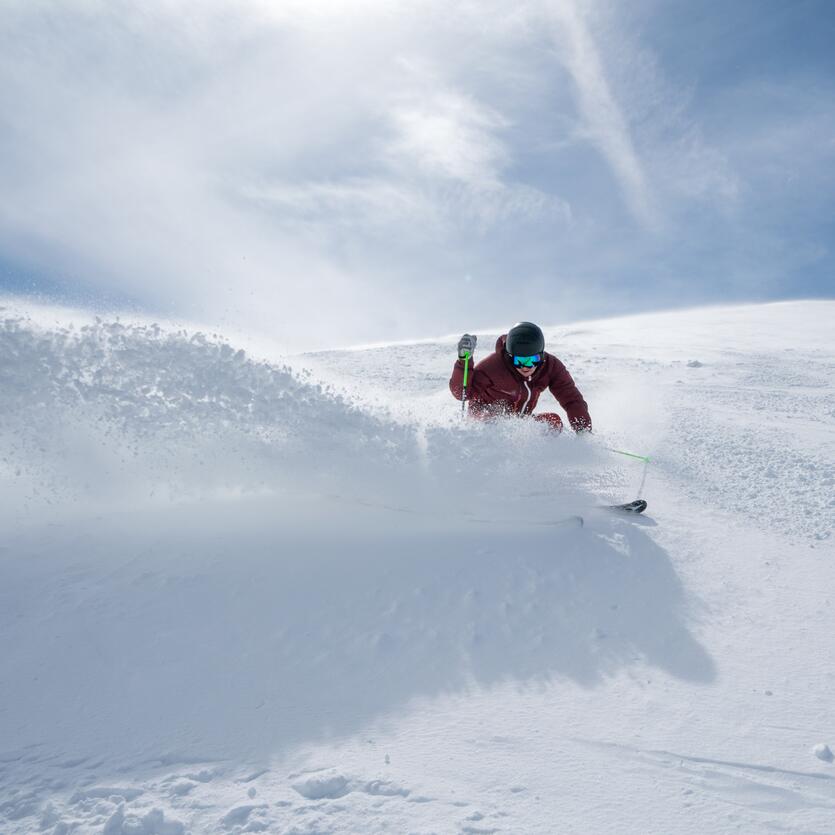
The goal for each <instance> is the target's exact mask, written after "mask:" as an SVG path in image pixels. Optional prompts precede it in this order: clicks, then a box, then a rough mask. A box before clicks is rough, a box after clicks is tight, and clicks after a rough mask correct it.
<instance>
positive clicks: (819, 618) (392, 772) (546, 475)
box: [0, 302, 835, 835]
mask: <svg viewBox="0 0 835 835" xmlns="http://www.w3.org/2000/svg"><path fill="white" fill-rule="evenodd" d="M36 314H37V315H36ZM833 314H835V304H833V303H829V302H810V303H791V304H781V305H767V306H759V307H748V308H728V309H717V310H706V311H687V312H677V313H669V314H654V315H649V316H645V317H632V318H629V319H622V320H610V321H605V322H591V323H583V324H582V325H578V326H576V327H567V328H554V329H552V330H551V331H546V336H547V338H548V340H549V345H554V346H559V347H555V348H554V352H555V353H557V354H558V355H559V356H560V357H561V358H562V359H563V360H564V361H565V362H566V364H567V366H568V367H569V369H570V370H571V371H572V373H573V374H574V376H575V378H576V379H577V381H578V383H579V384H580V387H581V389H582V390H583V392H584V394H585V395H586V397H587V399H588V400H589V402H590V404H591V411H592V416H593V418H594V419H595V423H596V435H597V438H596V439H594V440H593V441H592V442H590V443H589V442H585V441H582V440H575V439H574V438H573V437H572V436H570V435H566V436H565V437H562V438H559V439H555V438H553V437H551V436H549V435H548V434H547V432H545V431H542V430H541V428H539V427H531V426H530V425H528V424H522V423H517V422H515V421H512V422H509V423H508V424H505V425H502V426H499V427H483V426H462V425H460V423H459V420H458V416H457V409H456V407H455V404H454V403H453V402H452V401H451V398H450V397H449V393H448V391H447V390H446V380H447V376H448V373H449V368H450V365H451V361H450V356H451V346H452V345H453V344H454V340H452V339H450V340H449V342H448V343H447V342H443V343H441V342H439V343H424V344H418V345H398V346H391V347H389V348H380V349H367V350H362V351H341V352H324V353H320V354H316V355H308V356H305V357H302V358H291V359H289V360H286V361H285V362H284V363H283V364H274V363H270V362H262V361H258V360H254V359H252V358H250V357H248V356H246V355H245V354H244V353H243V352H241V351H238V350H236V349H235V348H233V347H230V346H229V345H226V344H225V343H224V342H223V341H222V340H221V339H218V338H213V337H208V336H205V335H202V334H195V333H186V332H185V331H180V332H172V331H166V330H165V329H163V328H159V327H157V326H155V325H147V324H146V325H135V324H130V323H124V322H102V321H95V320H93V321H86V322H79V323H75V322H73V321H72V316H71V315H69V314H67V316H66V317H65V319H64V320H63V321H61V322H54V321H51V318H50V317H51V314H50V315H46V314H43V313H41V312H39V311H34V312H33V317H34V318H33V319H28V318H26V317H25V316H21V315H20V314H19V313H18V312H16V309H14V308H12V307H10V308H8V309H7V311H6V315H5V319H3V320H2V323H0V419H1V420H0V472H2V474H3V479H2V481H0V499H2V506H1V507H0V520H2V522H3V525H4V529H5V530H6V531H7V536H6V537H5V538H4V540H3V541H2V543H0V568H2V578H0V579H2V582H0V638H2V645H3V647H4V653H3V656H4V657H3V664H2V668H0V832H2V833H3V835H7V833H8V835H23V833H32V832H48V833H52V835H69V833H104V835H185V833H188V832H193V833H203V832H207V833H242V832H270V833H282V834H283V835H314V834H315V833H357V832H363V833H376V832H381V833H382V832H414V833H430V832H431V833H454V834H455V835H459V833H461V834H462V835H463V833H470V835H475V834H476V833H520V832H524V833H533V835H537V833H542V835H546V833H553V832H555V831H559V832H564V833H588V832H604V831H618V832H620V833H636V834H637V833H644V832H664V833H673V832H681V833H691V832H692V833H717V834H718V833H726V832H742V833H752V834H753V833H762V832H790V833H796V834H797V833H831V832H832V831H833V827H832V821H833V820H835V770H833V767H832V764H831V754H830V757H829V758H827V757H826V752H829V750H830V749H829V747H827V746H826V745H825V744H824V743H826V742H828V743H830V745H831V744H832V743H833V742H835V737H833V736H832V734H833V730H832V729H833V727H835V715H834V714H833V712H832V709H831V706H830V703H831V698H830V694H831V692H832V688H833V686H835V657H833V652H832V647H831V637H830V636H831V634H832V630H833V628H835V622H833V621H834V620H835V616H834V615H833V607H832V601H831V589H832V588H833V584H835V568H833V563H835V560H833V557H835V550H833V547H832V538H831V536H832V521H833V517H835V513H834V512H833V510H835V491H834V490H833V486H835V470H834V469H833V468H834V467H835V463H833V462H835V429H834V428H833V427H835V399H834V398H833V392H835V367H834V366H833V351H832V340H831V335H830V334H829V333H828V331H827V329H826V328H825V327H824V326H823V325H816V323H825V322H827V321H832V319H833ZM494 339H495V335H494V336H493V337H491V336H489V335H480V346H479V347H480V349H481V350H482V351H483V350H490V349H491V348H492V344H493V341H494ZM304 367H307V368H309V369H310V370H309V371H304V370H302V369H303V368H304ZM548 400H549V398H548V397H547V395H545V396H544V397H543V400H542V403H541V406H540V408H541V409H543V410H544V409H548V408H551V406H550V405H549V404H548ZM602 446H617V447H626V448H632V449H634V450H635V451H637V452H642V453H648V454H650V455H652V457H653V463H652V465H651V467H650V470H649V476H648V480H647V487H646V493H645V495H646V497H647V498H648V499H649V501H650V511H649V514H650V515H649V518H647V519H645V520H644V519H637V520H628V519H618V518H610V517H607V516H605V515H602V516H601V515H596V514H588V507H589V505H590V504H594V503H596V502H598V501H600V500H604V501H611V500H615V499H618V500H622V499H624V498H631V497H632V496H631V495H630V492H629V491H630V490H634V489H635V486H636V485H637V484H638V482H639V481H640V474H641V468H640V465H636V464H635V463H633V462H630V461H626V460H620V459H617V458H615V457H612V456H610V455H609V454H608V453H606V452H605V451H603V450H602V449H601V447H602ZM573 512H584V513H586V515H587V524H586V527H585V528H584V529H582V530H576V529H573V528H570V527H564V526H560V525H559V524H554V523H559V522H560V520H561V519H563V518H565V516H566V515H570V513H573ZM490 519H492V520H494V521H484V520H490ZM520 520H524V522H525V523H527V524H525V525H524V526H523V527H521V528H520ZM656 521H657V523H658V524H657V525H656Z"/></svg>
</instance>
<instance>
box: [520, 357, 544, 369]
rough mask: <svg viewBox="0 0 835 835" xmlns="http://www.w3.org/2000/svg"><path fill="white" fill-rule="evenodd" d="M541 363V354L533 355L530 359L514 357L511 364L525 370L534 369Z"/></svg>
mask: <svg viewBox="0 0 835 835" xmlns="http://www.w3.org/2000/svg"><path fill="white" fill-rule="evenodd" d="M541 362H542V354H534V355H533V356H532V357H514V358H513V364H514V365H515V366H516V367H517V368H518V367H519V366H520V365H521V366H524V367H525V368H535V367H536V366H537V365H539V363H541Z"/></svg>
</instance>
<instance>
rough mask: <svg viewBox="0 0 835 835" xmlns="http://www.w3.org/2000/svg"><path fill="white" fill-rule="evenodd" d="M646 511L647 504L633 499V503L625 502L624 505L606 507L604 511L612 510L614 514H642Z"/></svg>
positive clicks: (641, 500)
mask: <svg viewBox="0 0 835 835" xmlns="http://www.w3.org/2000/svg"><path fill="white" fill-rule="evenodd" d="M646 509H647V503H646V502H645V501H644V500H643V499H635V501H634V502H625V503H624V504H612V505H607V507H606V510H612V511H614V512H615V513H643V512H644V511H645V510H646Z"/></svg>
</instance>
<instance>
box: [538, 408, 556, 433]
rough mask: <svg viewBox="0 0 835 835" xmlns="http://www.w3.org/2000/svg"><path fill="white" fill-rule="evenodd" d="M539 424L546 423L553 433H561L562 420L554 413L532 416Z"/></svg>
mask: <svg viewBox="0 0 835 835" xmlns="http://www.w3.org/2000/svg"><path fill="white" fill-rule="evenodd" d="M533 419H534V420H538V421H539V422H540V423H547V424H548V426H550V427H551V429H553V430H554V431H555V432H562V418H561V417H560V416H559V415H558V414H557V413H556V412H543V413H542V414H539V415H534V416H533Z"/></svg>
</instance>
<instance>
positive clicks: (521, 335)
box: [449, 322, 591, 432]
mask: <svg viewBox="0 0 835 835" xmlns="http://www.w3.org/2000/svg"><path fill="white" fill-rule="evenodd" d="M477 341H478V339H477V337H475V336H473V335H472V334H469V333H465V334H464V335H463V336H462V337H461V339H460V340H459V341H458V360H457V361H456V363H455V366H454V368H453V369H452V377H450V380H449V388H450V391H451V392H452V394H453V395H454V396H455V397H456V398H457V399H458V400H463V399H465V398H466V400H467V401H468V404H469V413H470V414H471V415H473V416H474V417H477V418H488V419H489V418H492V417H498V416H501V415H520V416H523V415H524V416H527V415H531V414H532V412H533V410H534V409H535V408H536V404H537V401H538V400H539V395H540V394H542V392H543V391H545V389H546V388H547V389H549V390H550V391H551V394H553V395H554V397H556V398H557V400H558V401H559V404H560V406H562V407H563V409H565V411H566V413H567V414H568V422H569V423H570V424H571V428H572V429H574V430H575V431H576V432H590V431H591V417H589V407H588V405H587V404H586V401H585V400H584V399H583V395H582V394H580V392H579V390H578V388H577V386H576V385H575V384H574V380H573V379H572V378H571V375H570V374H569V373H568V371H567V370H566V367H565V366H564V365H563V364H562V363H561V362H560V361H559V360H558V359H557V358H556V357H555V356H554V355H553V354H549V353H546V351H545V337H544V336H543V334H542V331H541V330H540V328H538V327H537V326H536V325H534V324H533V323H532V322H519V323H518V324H516V325H514V326H513V327H512V328H511V329H510V330H509V331H508V332H507V334H504V335H502V336H500V337H499V338H498V340H496V350H495V352H494V353H492V354H490V356H488V357H485V358H484V359H483V360H481V362H479V363H478V365H476V366H475V367H473V365H472V357H473V353H474V351H475V346H476V342H477ZM465 361H467V362H468V364H469V368H468V380H467V387H466V391H465V389H464V364H465ZM462 408H463V407H462ZM533 418H534V420H539V421H543V422H545V423H547V424H548V425H549V426H551V427H552V428H553V429H555V430H556V431H558V432H559V431H562V428H563V423H562V419H561V418H560V416H559V415H558V414H556V412H544V413H542V414H538V415H533Z"/></svg>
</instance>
